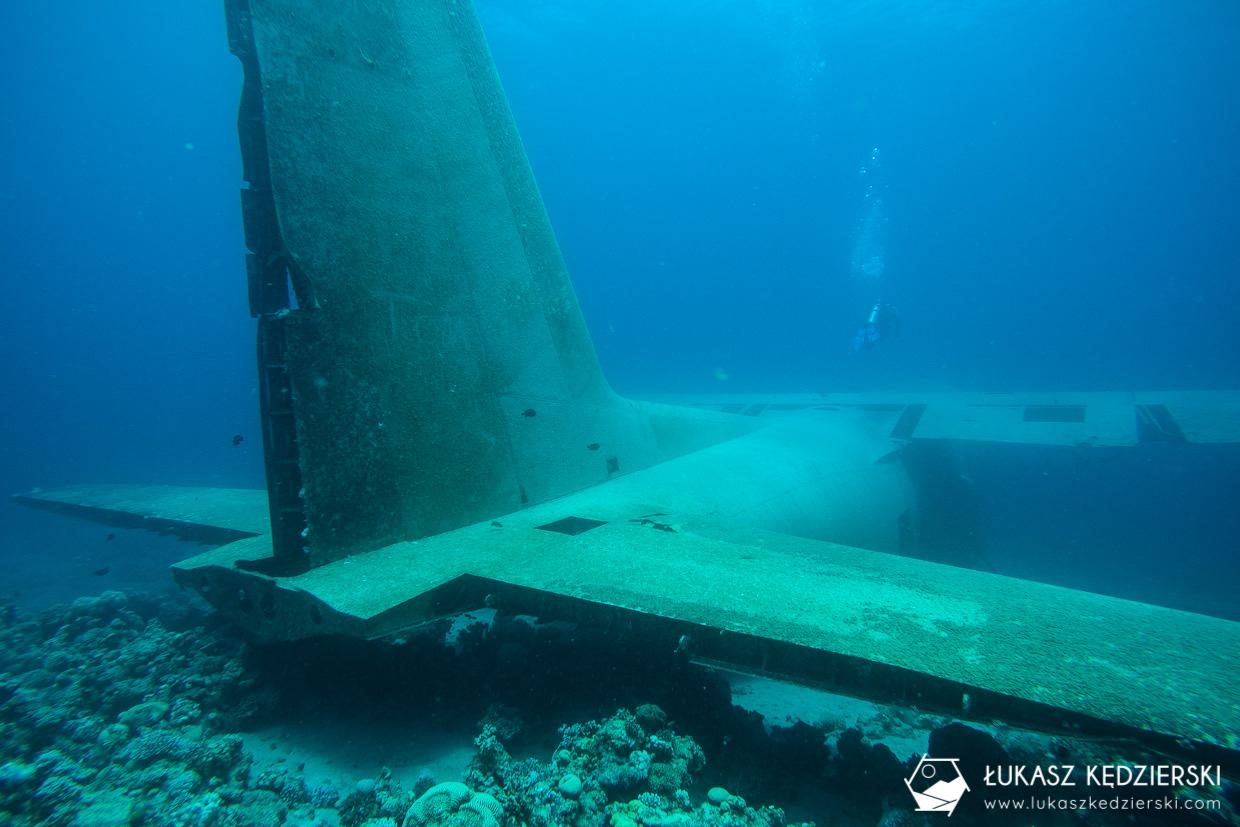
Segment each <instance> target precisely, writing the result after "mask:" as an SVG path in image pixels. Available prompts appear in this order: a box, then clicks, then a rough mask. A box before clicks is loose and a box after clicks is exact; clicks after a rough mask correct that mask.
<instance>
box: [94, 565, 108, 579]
mask: <svg viewBox="0 0 1240 827" xmlns="http://www.w3.org/2000/svg"><path fill="white" fill-rule="evenodd" d="M110 569H111V567H110V566H104V567H103V568H101V569H95V570H94V571H92V572H91V574H93V575H94V576H95V577H103V576H104V575H105V574H107V573H108V571H109V570H110Z"/></svg>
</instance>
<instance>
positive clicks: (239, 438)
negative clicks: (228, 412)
mask: <svg viewBox="0 0 1240 827" xmlns="http://www.w3.org/2000/svg"><path fill="white" fill-rule="evenodd" d="M244 441H245V437H243V436H242V435H241V434H237V435H236V436H234V437H233V439H232V443H233V447H234V448H235V447H236V446H238V445H240V444H241V443H242V442H244Z"/></svg>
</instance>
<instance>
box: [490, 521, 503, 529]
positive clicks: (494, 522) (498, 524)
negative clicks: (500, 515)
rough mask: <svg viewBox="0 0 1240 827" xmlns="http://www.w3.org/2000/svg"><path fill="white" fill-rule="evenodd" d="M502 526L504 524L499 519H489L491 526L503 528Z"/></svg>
mask: <svg viewBox="0 0 1240 827" xmlns="http://www.w3.org/2000/svg"><path fill="white" fill-rule="evenodd" d="M503 527H504V524H503V523H501V522H500V521H499V520H492V521H491V528H503Z"/></svg>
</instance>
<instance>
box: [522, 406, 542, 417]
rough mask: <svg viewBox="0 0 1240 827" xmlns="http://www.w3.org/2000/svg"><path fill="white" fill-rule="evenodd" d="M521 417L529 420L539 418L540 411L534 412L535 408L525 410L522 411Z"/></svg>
mask: <svg viewBox="0 0 1240 827" xmlns="http://www.w3.org/2000/svg"><path fill="white" fill-rule="evenodd" d="M521 416H523V417H525V418H526V419H529V418H530V417H531V416H538V411H536V410H534V409H533V408H526V409H525V410H523V411H521Z"/></svg>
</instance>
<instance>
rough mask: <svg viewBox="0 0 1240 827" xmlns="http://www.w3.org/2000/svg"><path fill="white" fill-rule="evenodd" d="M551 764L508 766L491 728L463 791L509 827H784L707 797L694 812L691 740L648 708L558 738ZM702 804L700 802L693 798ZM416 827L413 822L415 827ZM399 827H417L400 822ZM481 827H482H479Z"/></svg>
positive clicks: (716, 794) (773, 813)
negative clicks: (474, 794)
mask: <svg viewBox="0 0 1240 827" xmlns="http://www.w3.org/2000/svg"><path fill="white" fill-rule="evenodd" d="M560 735H561V740H560V744H559V746H558V747H557V748H556V750H555V751H554V753H553V754H552V759H551V762H550V763H548V764H541V763H539V762H538V761H537V760H535V759H532V758H528V759H525V760H523V761H518V760H515V759H513V758H512V757H511V756H509V754H508V752H507V751H506V750H505V748H504V746H503V744H502V743H501V742H500V739H499V738H498V737H497V734H496V732H495V730H494V728H493V727H490V726H484V727H483V730H482V734H481V735H479V736H478V738H477V739H476V740H475V742H474V743H475V746H476V747H477V750H478V752H477V755H476V756H475V758H474V761H473V763H472V764H471V766H470V769H469V771H468V772H467V773H466V774H465V783H466V784H467V785H469V786H470V787H472V788H474V789H477V790H481V791H484V792H485V793H487V794H488V796H489V797H490V798H491V799H492V800H494V801H497V802H499V803H500V805H501V806H502V807H503V811H504V813H505V815H506V817H507V819H508V823H509V824H510V825H516V824H520V825H529V826H530V827H602V825H604V824H608V823H609V824H611V825H612V827H638V825H641V827H706V825H715V827H720V826H722V827H784V825H785V824H786V820H785V818H784V812H783V811H782V810H779V809H778V808H775V807H763V808H760V809H754V808H752V807H748V806H746V804H745V801H744V799H742V798H740V797H738V796H733V795H731V794H729V793H727V792H726V791H725V790H721V789H720V788H712V790H710V792H709V793H708V794H707V795H706V796H704V800H703V801H702V802H701V804H700V806H699V807H697V808H696V809H695V808H694V806H693V804H692V801H693V795H692V793H691V792H690V790H691V789H693V787H694V782H695V780H696V778H697V776H698V774H699V773H700V772H701V771H702V769H703V767H704V766H705V763H706V759H705V755H704V754H703V752H702V750H701V748H700V747H698V745H697V744H696V743H695V742H694V741H693V739H692V738H690V737H688V736H684V735H677V734H676V733H675V732H674V731H672V730H671V729H670V728H669V727H668V723H667V716H666V715H665V714H664V712H663V710H662V709H660V708H659V707H657V706H654V705H644V706H641V707H639V708H638V709H637V711H636V712H630V711H629V710H626V709H621V710H620V711H618V712H617V713H616V714H615V715H613V716H612V717H610V718H608V719H606V720H603V721H589V722H586V723H581V724H570V725H566V726H563V727H561V728H560ZM699 797H702V796H699ZM422 823H423V822H421V821H417V822H416V824H417V825H419V826H420V825H421V824H422ZM406 827H414V825H411V824H410V823H409V822H406ZM479 827H481V826H479Z"/></svg>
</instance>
